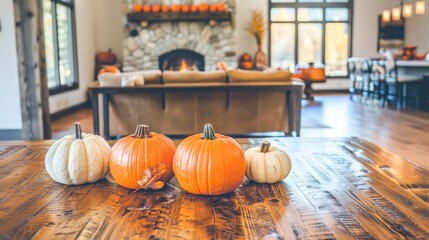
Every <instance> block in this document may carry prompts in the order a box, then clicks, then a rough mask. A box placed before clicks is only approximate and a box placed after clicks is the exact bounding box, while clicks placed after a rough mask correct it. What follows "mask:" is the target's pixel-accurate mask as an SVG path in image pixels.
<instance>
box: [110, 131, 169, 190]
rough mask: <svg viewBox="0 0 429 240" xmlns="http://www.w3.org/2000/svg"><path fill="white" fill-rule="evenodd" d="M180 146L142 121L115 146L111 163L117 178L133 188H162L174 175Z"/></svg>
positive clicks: (120, 183)
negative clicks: (175, 160)
mask: <svg viewBox="0 0 429 240" xmlns="http://www.w3.org/2000/svg"><path fill="white" fill-rule="evenodd" d="M175 151H176V146H175V145H174V143H173V141H171V139H169V138H168V137H166V136H164V135H162V134H158V133H154V132H150V130H149V126H146V125H138V126H137V129H136V132H135V133H134V134H133V135H130V136H128V137H125V138H122V139H120V140H118V141H117V142H116V143H115V145H113V148H112V154H111V156H110V161H109V167H110V172H111V174H112V177H113V179H115V181H116V182H117V183H118V184H119V185H121V186H123V187H126V188H129V189H136V190H138V189H154V190H155V189H160V188H162V187H163V186H164V184H165V183H166V182H167V181H169V180H170V179H171V178H172V177H173V171H172V163H173V156H174V153H175Z"/></svg>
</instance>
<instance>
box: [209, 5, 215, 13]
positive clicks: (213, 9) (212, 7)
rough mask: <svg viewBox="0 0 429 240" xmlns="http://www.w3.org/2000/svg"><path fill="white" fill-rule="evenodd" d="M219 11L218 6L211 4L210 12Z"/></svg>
mask: <svg viewBox="0 0 429 240" xmlns="http://www.w3.org/2000/svg"><path fill="white" fill-rule="evenodd" d="M216 11H217V4H210V12H216Z"/></svg>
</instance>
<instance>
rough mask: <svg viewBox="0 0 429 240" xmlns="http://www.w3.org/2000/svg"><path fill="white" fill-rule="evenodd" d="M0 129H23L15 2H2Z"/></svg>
mask: <svg viewBox="0 0 429 240" xmlns="http://www.w3.org/2000/svg"><path fill="white" fill-rule="evenodd" d="M0 21H1V27H2V30H1V32H0V109H1V110H2V116H1V117H0V129H22V120H21V103H20V93H19V80H18V66H17V65H18V60H17V53H16V35H15V18H14V10H13V0H1V1H0Z"/></svg>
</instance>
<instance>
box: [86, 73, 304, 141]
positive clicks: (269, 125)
mask: <svg viewBox="0 0 429 240" xmlns="http://www.w3.org/2000/svg"><path fill="white" fill-rule="evenodd" d="M302 87H303V84H302V83H301V82H299V81H288V82H286V81H285V82H251V83H249V82H244V83H243V82H237V83H219V82H208V83H164V84H147V85H143V86H137V87H101V86H99V84H98V82H94V83H93V84H92V85H91V86H90V88H89V89H90V91H91V95H92V96H91V98H92V107H93V120H94V132H95V134H100V120H102V123H103V136H104V137H105V138H111V137H112V136H124V135H128V134H132V133H133V132H134V129H135V127H136V125H137V124H146V125H149V126H150V127H151V129H152V131H155V132H159V133H163V134H166V135H189V134H194V133H197V132H201V131H202V127H203V124H204V123H212V124H213V126H214V127H215V130H216V131H217V132H218V133H225V134H232V135H236V136H237V135H241V134H249V133H255V132H258V133H260V132H283V133H284V134H285V135H290V136H299V134H300V117H301V91H302ZM99 95H101V99H102V102H103V105H102V107H101V109H100V107H99V97H98V96H99ZM100 112H101V113H102V116H101V118H100V116H99V115H100V114H99V113H100Z"/></svg>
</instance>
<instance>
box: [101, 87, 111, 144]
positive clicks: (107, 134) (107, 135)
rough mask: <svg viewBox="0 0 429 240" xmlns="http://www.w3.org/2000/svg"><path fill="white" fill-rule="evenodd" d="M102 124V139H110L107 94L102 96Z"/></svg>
mask: <svg viewBox="0 0 429 240" xmlns="http://www.w3.org/2000/svg"><path fill="white" fill-rule="evenodd" d="M103 123H104V138H106V139H110V128H109V127H110V123H109V94H107V93H104V94H103Z"/></svg>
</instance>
